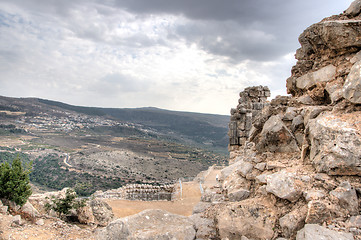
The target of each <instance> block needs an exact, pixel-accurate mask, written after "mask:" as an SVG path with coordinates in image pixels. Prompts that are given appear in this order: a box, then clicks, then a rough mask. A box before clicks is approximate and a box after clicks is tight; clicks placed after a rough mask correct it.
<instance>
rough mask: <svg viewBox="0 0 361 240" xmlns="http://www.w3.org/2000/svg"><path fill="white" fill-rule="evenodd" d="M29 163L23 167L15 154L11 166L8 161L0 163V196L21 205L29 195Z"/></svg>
mask: <svg viewBox="0 0 361 240" xmlns="http://www.w3.org/2000/svg"><path fill="white" fill-rule="evenodd" d="M30 171H31V163H30V164H29V166H28V167H27V169H24V167H23V165H22V162H21V160H20V157H19V156H17V157H16V158H15V159H14V160H13V162H12V164H11V166H10V164H9V163H8V162H5V163H2V164H1V165H0V198H5V199H8V200H10V201H13V202H15V203H16V204H17V205H20V206H23V205H24V204H25V203H26V201H27V200H28V198H29V197H30V195H31V193H32V192H31V187H30V185H29V183H30V181H29V174H30Z"/></svg>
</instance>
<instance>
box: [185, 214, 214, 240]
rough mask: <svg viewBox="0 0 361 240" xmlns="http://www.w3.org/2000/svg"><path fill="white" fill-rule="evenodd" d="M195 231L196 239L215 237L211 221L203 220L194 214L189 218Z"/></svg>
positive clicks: (199, 215) (212, 221)
mask: <svg viewBox="0 0 361 240" xmlns="http://www.w3.org/2000/svg"><path fill="white" fill-rule="evenodd" d="M189 219H191V220H192V221H193V223H194V227H195V229H196V232H197V233H196V239H199V240H201V239H204V240H206V239H215V238H216V236H217V231H216V226H215V223H214V220H213V219H210V218H205V217H203V216H202V215H201V214H194V215H192V216H190V217H189Z"/></svg>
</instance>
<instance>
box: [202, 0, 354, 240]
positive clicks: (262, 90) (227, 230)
mask: <svg viewBox="0 0 361 240" xmlns="http://www.w3.org/2000/svg"><path fill="white" fill-rule="evenodd" d="M360 13H361V2H360V1H359V0H358V1H355V2H354V3H352V5H351V6H350V8H349V9H348V10H347V11H346V12H345V13H342V14H340V15H337V16H332V17H329V18H326V19H324V20H322V21H321V22H320V23H316V24H314V25H312V26H310V27H309V28H307V29H306V30H305V31H304V32H303V33H302V34H301V36H300V37H299V41H300V43H301V48H300V49H298V50H297V53H296V58H297V60H298V61H297V64H296V65H295V66H294V67H293V68H292V75H291V77H290V78H289V79H287V83H286V85H287V91H288V92H289V93H290V94H292V96H277V97H276V98H274V99H273V100H271V101H270V102H267V96H269V94H268V88H266V87H263V86H259V87H250V88H246V89H245V90H244V91H243V92H241V93H240V97H241V98H240V100H239V103H238V105H237V108H235V109H232V110H231V114H232V115H231V121H230V125H229V136H230V145H229V150H230V161H229V162H230V165H229V166H227V167H225V168H224V169H222V170H221V174H220V175H221V176H220V181H221V184H220V189H219V190H218V193H217V194H213V195H212V196H213V198H210V197H209V198H207V200H208V201H209V202H210V203H208V205H207V208H206V209H205V210H203V211H197V214H202V217H203V218H208V219H209V220H213V222H214V224H215V225H214V228H215V230H216V232H217V237H218V238H220V239H282V238H286V239H298V240H304V239H352V238H353V236H352V235H354V236H355V238H356V239H361V223H360V222H361V221H359V219H361V218H360V217H359V216H360V202H361V201H360V194H361V181H360V180H361V179H360V177H361V174H360V169H361V148H360V146H361V124H360V123H361V105H360V103H361V77H360V68H361V15H360ZM216 196H217V197H216ZM222 196H223V197H222ZM320 225H322V227H321V226H320ZM335 230H337V231H335ZM345 232H348V233H345Z"/></svg>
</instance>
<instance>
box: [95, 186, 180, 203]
mask: <svg viewBox="0 0 361 240" xmlns="http://www.w3.org/2000/svg"><path fill="white" fill-rule="evenodd" d="M173 191H174V185H173V184H164V185H161V186H153V185H150V184H129V185H126V186H123V187H121V188H118V189H111V190H108V191H105V192H103V191H97V192H95V193H94V194H93V195H94V197H98V198H116V199H124V200H140V201H158V200H167V201H170V200H172V193H173Z"/></svg>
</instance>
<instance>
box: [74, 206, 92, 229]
mask: <svg viewBox="0 0 361 240" xmlns="http://www.w3.org/2000/svg"><path fill="white" fill-rule="evenodd" d="M76 215H77V216H78V221H79V222H80V223H82V224H87V225H92V224H95V222H96V220H95V217H94V215H93V210H92V208H91V207H90V206H89V203H87V204H86V205H85V206H84V207H81V208H78V209H77V210H76Z"/></svg>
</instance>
